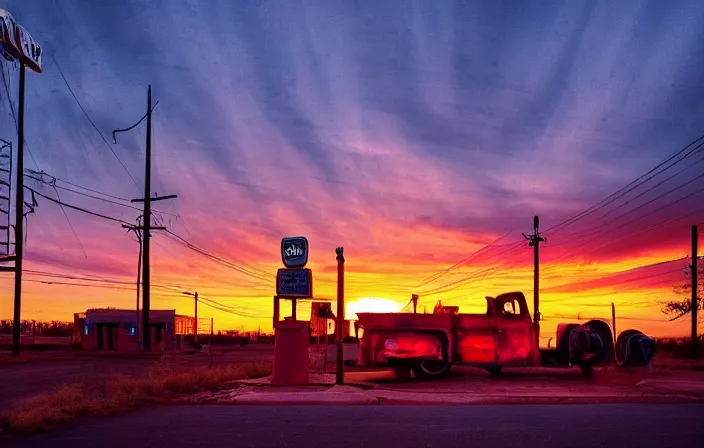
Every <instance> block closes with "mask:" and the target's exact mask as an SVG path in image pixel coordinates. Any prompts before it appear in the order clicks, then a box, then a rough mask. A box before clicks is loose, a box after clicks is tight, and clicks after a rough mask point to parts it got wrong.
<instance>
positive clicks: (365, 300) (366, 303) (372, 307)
mask: <svg viewBox="0 0 704 448" xmlns="http://www.w3.org/2000/svg"><path fill="white" fill-rule="evenodd" d="M403 307H404V304H402V303H399V302H396V301H394V300H391V299H385V298H383V297H362V298H359V299H357V300H355V301H352V302H350V303H348V304H346V306H345V318H346V319H354V320H357V313H397V312H399V311H401V309H403Z"/></svg>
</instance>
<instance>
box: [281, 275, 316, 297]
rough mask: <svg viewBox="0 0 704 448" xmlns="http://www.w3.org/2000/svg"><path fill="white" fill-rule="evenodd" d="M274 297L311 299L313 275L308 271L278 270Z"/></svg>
mask: <svg viewBox="0 0 704 448" xmlns="http://www.w3.org/2000/svg"><path fill="white" fill-rule="evenodd" d="M276 295H277V296H279V297H282V298H298V299H308V298H310V297H313V273H312V271H311V270H310V269H279V270H278V272H277V273H276Z"/></svg>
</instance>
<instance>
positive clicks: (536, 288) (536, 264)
mask: <svg viewBox="0 0 704 448" xmlns="http://www.w3.org/2000/svg"><path fill="white" fill-rule="evenodd" d="M523 237H524V238H525V239H527V240H528V246H531V247H532V248H533V326H534V328H535V344H536V347H540V320H541V315H540V243H542V242H545V241H546V240H545V238H543V237H541V236H540V218H539V217H538V216H534V217H533V234H532V235H526V234H525V233H524V234H523Z"/></svg>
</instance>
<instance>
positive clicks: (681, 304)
mask: <svg viewBox="0 0 704 448" xmlns="http://www.w3.org/2000/svg"><path fill="white" fill-rule="evenodd" d="M703 261H704V260H702V257H700V259H699V266H698V267H697V272H698V274H697V310H704V304H703V303H702V302H704V301H703V300H702V297H704V265H703V264H702V262H703ZM685 275H686V276H687V280H683V281H681V282H677V283H675V284H674V285H673V286H672V291H673V292H674V293H675V295H677V296H679V297H681V299H680V300H670V301H667V302H663V303H662V309H661V311H662V312H663V314H667V315H668V316H671V318H670V320H677V319H680V318H682V317H684V316H686V315H687V314H689V313H691V312H692V280H691V276H692V267H691V265H690V266H688V267H687V270H686V271H685ZM702 314H704V313H702ZM697 317H698V319H697V320H699V318H701V317H703V316H702V315H701V314H699V315H698V316H697Z"/></svg>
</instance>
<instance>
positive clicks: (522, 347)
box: [357, 292, 655, 379]
mask: <svg viewBox="0 0 704 448" xmlns="http://www.w3.org/2000/svg"><path fill="white" fill-rule="evenodd" d="M448 308H450V309H451V311H450V312H447V311H443V310H440V311H435V312H433V314H410V313H358V314H357V317H358V325H359V328H360V329H361V331H362V337H361V340H360V343H359V352H358V359H357V365H360V366H375V365H376V366H380V365H387V366H390V367H392V368H393V370H394V373H395V374H396V376H397V377H398V378H400V379H406V378H409V377H410V376H411V372H413V373H414V374H415V376H416V377H417V378H436V377H441V376H443V375H445V374H447V373H448V372H449V371H450V368H451V366H452V365H453V364H459V365H469V366H475V367H481V368H484V369H486V370H487V371H489V373H491V374H492V375H498V374H500V373H501V369H502V368H503V367H522V366H555V367H573V366H577V367H579V368H580V369H581V370H582V372H584V373H585V374H589V372H590V369H591V368H592V367H595V366H604V365H608V364H615V365H617V366H619V365H647V364H649V363H650V360H651V359H652V356H653V353H654V350H655V341H654V339H652V338H650V337H648V336H645V335H644V334H643V333H642V332H640V331H638V330H626V331H624V332H622V333H621V334H620V335H619V337H618V338H616V339H615V340H614V335H613V334H612V330H611V327H610V325H609V324H608V323H607V322H606V321H604V320H598V319H595V320H590V321H588V322H586V323H564V324H563V323H561V324H558V326H557V331H556V334H555V337H554V341H555V343H554V347H552V348H547V349H541V348H540V347H539V346H538V338H537V336H536V335H537V334H538V333H539V331H540V327H539V325H540V324H539V322H533V321H532V319H531V315H530V312H529V311H528V306H527V304H526V298H525V296H524V295H523V293H521V292H510V293H506V294H501V295H498V296H496V297H486V313H483V314H460V313H459V312H456V310H457V307H448Z"/></svg>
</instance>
